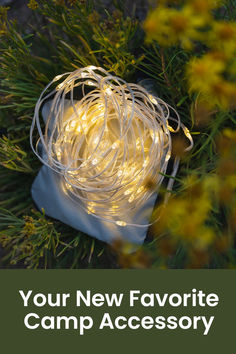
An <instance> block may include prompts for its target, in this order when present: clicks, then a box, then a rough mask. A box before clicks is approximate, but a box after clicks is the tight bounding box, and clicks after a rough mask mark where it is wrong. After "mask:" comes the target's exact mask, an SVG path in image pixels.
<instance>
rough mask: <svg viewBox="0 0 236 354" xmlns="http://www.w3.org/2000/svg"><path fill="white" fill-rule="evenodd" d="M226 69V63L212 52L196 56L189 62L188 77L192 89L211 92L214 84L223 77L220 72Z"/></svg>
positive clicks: (206, 92)
mask: <svg viewBox="0 0 236 354" xmlns="http://www.w3.org/2000/svg"><path fill="white" fill-rule="evenodd" d="M224 69H225V63H224V62H223V61H222V60H217V59H216V58H214V57H213V56H212V55H210V54H206V55H204V56H203V57H201V58H196V57H194V58H193V59H192V60H190V62H189V63H188V64H187V71H186V73H187V78H188V84H189V89H190V91H197V92H201V93H204V94H209V93H210V89H211V87H212V85H213V84H217V83H218V82H219V80H220V79H221V76H220V74H222V72H223V71H224Z"/></svg>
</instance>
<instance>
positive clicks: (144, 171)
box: [30, 66, 193, 227]
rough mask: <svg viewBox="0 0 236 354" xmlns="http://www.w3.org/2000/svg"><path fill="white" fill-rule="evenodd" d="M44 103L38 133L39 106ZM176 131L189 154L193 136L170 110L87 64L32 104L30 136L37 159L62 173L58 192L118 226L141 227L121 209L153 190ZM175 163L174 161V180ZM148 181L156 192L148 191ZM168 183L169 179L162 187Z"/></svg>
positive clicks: (144, 199)
mask: <svg viewBox="0 0 236 354" xmlns="http://www.w3.org/2000/svg"><path fill="white" fill-rule="evenodd" d="M63 77H66V78H65V79H64V80H63V81H62V82H61V83H59V84H57V86H56V87H55V88H54V89H53V90H52V91H51V92H49V87H50V86H51V85H53V84H54V82H56V81H58V80H61V79H62V78H63ZM75 97H76V99H75ZM49 98H52V101H51V107H50V112H49V115H48V118H47V122H46V123H45V126H44V128H42V127H43V124H42V122H41V118H40V117H41V114H40V113H41V108H42V105H43V104H44V103H45V101H46V100H48V99H49ZM171 123H172V124H173V123H174V126H175V128H174V127H173V126H172V125H171ZM180 129H182V130H183V132H184V134H185V135H186V137H187V138H188V140H189V141H190V144H189V146H188V148H187V149H186V150H190V149H191V148H192V145H193V141H192V137H191V134H190V132H189V130H188V129H187V128H186V127H185V126H184V125H183V124H182V123H181V121H180V117H179V115H178V113H177V112H176V111H175V110H174V109H173V108H172V107H170V106H169V105H168V104H167V103H165V102H164V101H163V100H161V99H160V98H158V97H157V96H155V97H154V96H153V95H150V94H149V93H148V92H147V91H146V90H145V89H144V88H143V87H141V86H139V85H136V84H128V83H126V82H125V81H123V80H122V79H120V78H118V77H116V76H112V75H110V74H109V73H108V72H106V71H105V70H104V69H102V68H97V67H94V66H88V67H86V68H83V69H78V70H76V71H74V72H71V73H66V74H62V75H58V76H56V77H55V78H54V79H53V80H52V82H50V83H49V84H48V85H47V87H46V88H45V89H44V91H43V92H42V94H41V95H40V97H39V100H38V102H37V104H36V107H35V114H34V119H33V122H32V126H31V132H30V139H31V146H32V149H33V151H34V152H35V154H36V155H37V156H38V158H39V159H40V160H41V161H42V162H43V163H44V164H45V165H47V166H48V167H49V168H51V169H52V170H54V171H55V172H56V173H58V174H60V175H61V183H62V189H63V190H64V191H65V193H67V194H68V195H69V196H70V197H71V198H72V199H74V200H75V201H76V202H78V203H79V204H80V205H81V206H82V208H84V209H85V210H86V211H87V213H89V214H92V215H94V216H95V217H97V218H99V219H102V220H105V221H109V222H112V223H114V224H116V225H118V226H122V227H125V226H126V225H135V226H138V227H146V226H147V224H146V225H143V224H139V223H136V224H134V223H132V224H131V223H130V222H129V219H128V218H127V211H128V212H133V213H134V212H135V211H136V210H138V209H139V208H140V207H141V206H142V205H145V202H147V201H148V200H149V198H150V197H151V196H152V195H153V193H156V192H157V191H158V188H159V187H160V185H161V183H162V181H163V178H164V177H163V175H164V174H165V173H166V170H167V165H168V161H169V159H170V157H171V149H172V145H171V134H170V132H177V131H179V130H180ZM35 130H37V131H38V137H37V138H36V141H35V138H34V137H35ZM178 163H179V159H178V158H175V160H174V163H173V172H172V177H174V176H175V175H176V172H177V169H178ZM147 180H151V181H153V184H154V185H155V186H156V188H154V189H150V188H148V187H147V186H146V183H147ZM172 186H173V178H170V180H169V183H168V186H167V189H168V190H171V188H172ZM148 225H149V224H148Z"/></svg>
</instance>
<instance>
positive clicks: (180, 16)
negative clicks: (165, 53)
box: [144, 5, 206, 49]
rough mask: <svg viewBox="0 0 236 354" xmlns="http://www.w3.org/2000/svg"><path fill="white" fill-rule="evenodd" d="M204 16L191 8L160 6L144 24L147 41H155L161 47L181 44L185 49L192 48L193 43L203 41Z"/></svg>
mask: <svg viewBox="0 0 236 354" xmlns="http://www.w3.org/2000/svg"><path fill="white" fill-rule="evenodd" d="M205 24H206V19H205V18H204V16H202V15H199V14H196V13H195V12H194V11H193V9H192V7H191V6H188V5H186V6H184V7H183V8H182V9H180V10H177V9H174V8H167V7H164V6H158V7H157V8H156V9H155V10H154V11H152V12H151V13H150V14H149V16H148V17H147V19H146V21H145V22H144V29H145V31H146V33H147V39H148V40H152V39H155V40H157V41H158V43H159V44H160V45H167V46H168V45H173V44H177V43H180V44H181V46H182V47H183V48H185V49H191V48H192V41H195V40H201V38H202V35H203V34H202V32H201V29H202V28H203V27H204V26H205Z"/></svg>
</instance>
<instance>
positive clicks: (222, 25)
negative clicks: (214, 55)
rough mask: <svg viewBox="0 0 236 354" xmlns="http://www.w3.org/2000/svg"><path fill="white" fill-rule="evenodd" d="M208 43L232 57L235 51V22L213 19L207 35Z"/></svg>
mask: <svg viewBox="0 0 236 354" xmlns="http://www.w3.org/2000/svg"><path fill="white" fill-rule="evenodd" d="M208 44H209V46H210V47H211V48H213V49H216V50H218V51H220V52H223V53H224V54H225V56H226V57H227V58H228V57H232V56H233V55H234V54H235V53H236V23H234V22H227V21H215V22H214V23H213V26H212V30H211V31H210V33H209V36H208Z"/></svg>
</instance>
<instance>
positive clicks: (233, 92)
mask: <svg viewBox="0 0 236 354" xmlns="http://www.w3.org/2000/svg"><path fill="white" fill-rule="evenodd" d="M210 95H211V97H212V100H213V102H215V104H217V105H218V106H220V107H221V108H222V109H228V108H235V107H236V84H234V83H232V82H228V81H226V80H224V79H219V80H218V81H217V82H215V83H213V84H212V85H211V87H210Z"/></svg>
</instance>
